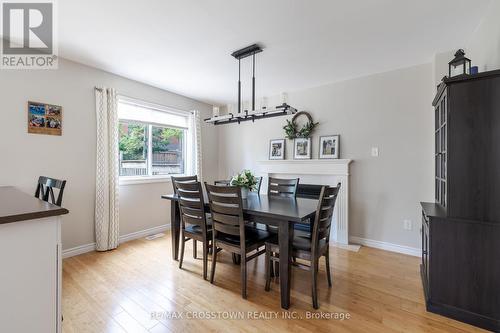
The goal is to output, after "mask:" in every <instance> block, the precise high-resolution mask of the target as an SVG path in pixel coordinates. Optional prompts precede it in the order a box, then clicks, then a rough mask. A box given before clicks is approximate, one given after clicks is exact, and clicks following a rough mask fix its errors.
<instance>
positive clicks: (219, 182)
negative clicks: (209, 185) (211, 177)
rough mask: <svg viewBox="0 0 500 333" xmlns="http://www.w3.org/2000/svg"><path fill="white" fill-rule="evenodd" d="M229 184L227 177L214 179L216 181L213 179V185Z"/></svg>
mask: <svg viewBox="0 0 500 333" xmlns="http://www.w3.org/2000/svg"><path fill="white" fill-rule="evenodd" d="M230 184H231V181H230V180H227V179H222V180H216V181H214V185H222V186H229V185H230Z"/></svg>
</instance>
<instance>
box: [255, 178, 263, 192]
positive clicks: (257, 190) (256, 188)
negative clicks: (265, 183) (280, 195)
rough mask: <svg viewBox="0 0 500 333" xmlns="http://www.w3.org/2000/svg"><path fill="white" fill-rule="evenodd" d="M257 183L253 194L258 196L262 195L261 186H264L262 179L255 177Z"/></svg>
mask: <svg viewBox="0 0 500 333" xmlns="http://www.w3.org/2000/svg"><path fill="white" fill-rule="evenodd" d="M255 181H256V182H257V184H256V185H255V188H254V189H253V192H256V193H257V194H258V193H260V186H261V185H262V177H259V176H258V177H255Z"/></svg>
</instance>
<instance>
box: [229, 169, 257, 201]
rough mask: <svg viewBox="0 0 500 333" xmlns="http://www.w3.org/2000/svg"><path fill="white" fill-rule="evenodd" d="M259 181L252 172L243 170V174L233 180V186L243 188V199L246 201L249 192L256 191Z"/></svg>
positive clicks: (235, 176)
mask: <svg viewBox="0 0 500 333" xmlns="http://www.w3.org/2000/svg"><path fill="white" fill-rule="evenodd" d="M256 185H257V180H256V179H255V176H254V175H253V174H252V172H251V171H250V170H243V171H242V172H241V173H239V174H237V175H234V176H233V178H231V186H238V187H241V197H242V198H243V199H246V198H247V196H248V191H251V190H254V189H255V186H256Z"/></svg>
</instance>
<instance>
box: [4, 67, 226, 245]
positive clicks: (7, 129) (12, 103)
mask: <svg viewBox="0 0 500 333" xmlns="http://www.w3.org/2000/svg"><path fill="white" fill-rule="evenodd" d="M96 85H104V86H107V87H114V88H116V89H117V90H118V91H119V93H121V94H124V95H127V96H131V97H135V98H139V99H143V100H146V101H150V102H154V103H158V104H163V105H167V106H172V107H176V108H180V109H184V110H193V109H197V110H200V111H201V112H202V116H207V115H208V114H209V113H211V106H209V105H207V104H204V103H200V102H197V101H195V100H192V99H189V98H186V97H183V96H179V95H176V94H173V93H170V92H167V91H164V90H160V89H157V88H154V87H151V86H148V85H145V84H141V83H139V82H136V81H132V80H128V79H125V78H123V77H119V76H116V75H112V74H110V73H106V72H103V71H100V70H97V69H94V68H91V67H87V66H84V65H80V64H77V63H74V62H70V61H66V60H63V59H61V60H60V62H59V69H58V70H38V71H36V70H31V71H20V70H14V71H6V70H3V71H1V73H0V102H1V104H0V112H1V115H2V124H3V126H2V129H1V131H0V156H1V158H2V161H1V163H0V168H1V169H0V184H2V185H13V186H18V187H20V188H21V189H22V190H24V191H26V192H28V193H34V190H35V183H36V180H37V179H38V176H39V175H47V176H51V177H56V178H62V179H67V180H68V183H67V187H66V192H65V194H64V201H63V205H64V207H66V208H68V209H69V211H70V214H69V215H67V216H65V217H64V219H63V229H62V240H63V248H64V249H68V248H72V247H76V246H79V245H85V244H89V243H93V242H94V226H93V221H94V191H95V147H96V144H95V132H96V120H95V97H94V86H96ZM27 101H39V102H45V103H51V104H57V105H61V106H62V107H63V135H62V136H60V137H58V136H47V135H34V134H28V133H27V111H26V107H27ZM202 138H203V156H204V159H203V167H204V171H203V173H204V176H205V178H206V179H208V180H212V179H214V178H215V175H216V172H217V169H218V164H217V159H216V158H213V156H216V154H217V153H216V142H217V131H216V130H215V129H214V128H213V127H212V126H206V125H203V126H202ZM170 191H171V184H170V183H157V184H144V185H128V186H121V187H120V234H121V235H124V234H128V233H131V232H134V231H140V230H143V229H146V228H151V227H155V226H159V225H162V224H166V223H168V221H169V220H170V213H169V207H170V206H169V204H168V202H166V201H165V200H161V199H160V195H161V194H163V193H166V192H170Z"/></svg>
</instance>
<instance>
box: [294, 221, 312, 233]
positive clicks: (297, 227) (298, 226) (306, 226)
mask: <svg viewBox="0 0 500 333" xmlns="http://www.w3.org/2000/svg"><path fill="white" fill-rule="evenodd" d="M293 229H295V230H300V231H305V232H308V233H311V225H310V224H302V223H295V224H294V225H293Z"/></svg>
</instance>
